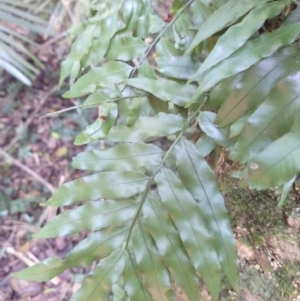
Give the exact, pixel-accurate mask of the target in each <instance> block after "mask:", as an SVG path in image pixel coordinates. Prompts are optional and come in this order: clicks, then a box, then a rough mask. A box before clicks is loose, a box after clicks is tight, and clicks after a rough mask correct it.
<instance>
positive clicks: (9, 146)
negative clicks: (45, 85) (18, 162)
mask: <svg viewBox="0 0 300 301" xmlns="http://www.w3.org/2000/svg"><path fill="white" fill-rule="evenodd" d="M57 88H58V86H57V85H55V86H54V87H52V88H51V89H50V90H49V91H48V92H46V93H45V94H44V96H43V97H42V98H41V101H40V103H39V105H38V106H37V107H36V108H35V109H34V111H33V112H32V113H31V115H30V116H29V118H27V120H26V122H25V124H24V126H23V129H22V131H20V132H19V133H18V135H16V136H15V137H14V138H13V139H12V140H11V142H10V143H9V144H8V145H7V146H6V147H5V148H4V149H5V150H6V151H8V150H9V149H10V148H11V147H12V146H13V145H15V144H16V143H17V142H18V140H19V139H20V136H21V135H22V134H23V132H24V130H25V129H26V128H27V127H28V126H29V125H30V123H31V122H32V120H33V119H34V117H35V115H36V114H37V113H38V112H39V110H40V109H41V108H42V106H43V105H44V103H45V102H46V100H47V99H48V97H49V96H51V95H52V94H53V93H54V92H55V91H56V90H57Z"/></svg>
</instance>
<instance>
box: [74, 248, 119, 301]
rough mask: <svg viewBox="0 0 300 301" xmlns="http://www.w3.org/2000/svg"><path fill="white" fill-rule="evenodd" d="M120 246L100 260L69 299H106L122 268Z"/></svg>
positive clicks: (88, 300)
mask: <svg viewBox="0 0 300 301" xmlns="http://www.w3.org/2000/svg"><path fill="white" fill-rule="evenodd" d="M122 253H123V252H121V250H120V248H119V249H117V250H115V251H113V252H112V253H111V255H109V256H108V257H107V258H105V259H103V260H101V261H100V263H99V264H98V265H97V266H96V268H94V269H93V270H92V271H91V272H90V273H89V274H88V275H87V276H86V277H85V278H84V280H83V283H82V285H81V287H80V289H79V290H78V291H77V292H76V293H75V294H74V295H73V296H72V298H71V301H82V300H85V301H94V300H108V299H109V296H110V294H111V292H112V286H113V284H114V283H116V282H117V281H118V279H119V278H120V276H121V274H122V272H123V269H124V256H123V254H122Z"/></svg>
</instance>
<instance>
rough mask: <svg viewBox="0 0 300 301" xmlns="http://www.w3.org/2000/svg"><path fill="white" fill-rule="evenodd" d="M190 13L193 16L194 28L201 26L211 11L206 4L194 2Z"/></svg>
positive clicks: (200, 0)
mask: <svg viewBox="0 0 300 301" xmlns="http://www.w3.org/2000/svg"><path fill="white" fill-rule="evenodd" d="M191 13H192V16H193V23H194V24H195V25H196V26H199V25H202V24H203V23H204V21H206V20H207V19H208V18H209V17H210V16H211V15H212V11H211V9H210V8H209V6H208V5H207V4H204V3H203V2H202V0H195V1H194V2H193V3H192V4H191Z"/></svg>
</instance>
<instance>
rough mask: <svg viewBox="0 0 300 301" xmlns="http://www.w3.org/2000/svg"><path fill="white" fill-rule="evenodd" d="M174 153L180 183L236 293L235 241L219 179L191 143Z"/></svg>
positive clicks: (186, 143)
mask: <svg viewBox="0 0 300 301" xmlns="http://www.w3.org/2000/svg"><path fill="white" fill-rule="evenodd" d="M175 151H176V158H177V164H178V173H179V176H180V178H181V181H182V183H183V184H184V185H185V187H186V188H187V190H188V191H189V192H190V193H191V194H192V196H193V197H194V198H195V200H196V201H197V203H198V205H199V207H200V208H201V211H202V214H203V217H204V219H205V222H206V226H207V227H208V229H209V231H210V233H211V234H212V236H213V243H214V246H215V249H216V252H217V254H218V258H219V261H220V263H221V266H222V268H223V270H224V272H225V274H226V276H227V278H228V279H229V282H230V284H231V285H232V287H233V288H235V289H236V288H237V264H236V246H235V240H234V236H233V233H232V229H231V226H230V221H229V217H228V215H227V211H226V209H225V205H224V199H223V196H222V194H221V193H220V191H219V189H218V186H217V183H216V176H215V174H214V173H213V171H212V170H211V169H210V167H209V165H208V164H207V162H206V161H205V160H204V158H203V157H202V156H201V155H200V153H199V152H198V151H197V149H196V148H195V146H194V145H193V144H192V143H191V142H189V141H184V140H182V141H181V142H180V143H179V144H177V145H176V147H175Z"/></svg>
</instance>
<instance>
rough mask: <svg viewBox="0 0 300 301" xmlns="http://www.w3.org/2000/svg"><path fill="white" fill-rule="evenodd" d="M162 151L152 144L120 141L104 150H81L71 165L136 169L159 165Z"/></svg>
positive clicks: (84, 168) (94, 168)
mask: <svg viewBox="0 0 300 301" xmlns="http://www.w3.org/2000/svg"><path fill="white" fill-rule="evenodd" d="M163 153H164V152H163V151H162V150H161V149H160V148H159V147H157V146H155V145H154V144H144V143H122V144H118V145H117V146H114V147H112V148H109V149H105V150H91V151H86V152H83V153H81V154H79V155H77V156H76V157H75V158H73V163H72V166H73V167H74V168H78V169H83V170H99V171H114V170H138V169H139V168H141V167H143V166H147V165H159V164H160V162H161V160H162V155H163Z"/></svg>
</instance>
